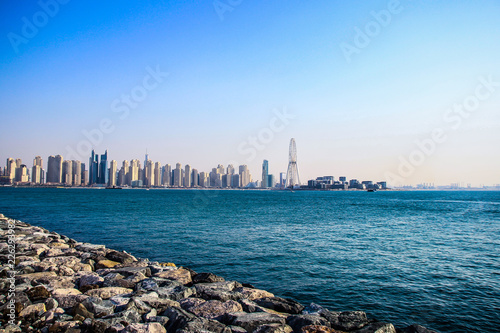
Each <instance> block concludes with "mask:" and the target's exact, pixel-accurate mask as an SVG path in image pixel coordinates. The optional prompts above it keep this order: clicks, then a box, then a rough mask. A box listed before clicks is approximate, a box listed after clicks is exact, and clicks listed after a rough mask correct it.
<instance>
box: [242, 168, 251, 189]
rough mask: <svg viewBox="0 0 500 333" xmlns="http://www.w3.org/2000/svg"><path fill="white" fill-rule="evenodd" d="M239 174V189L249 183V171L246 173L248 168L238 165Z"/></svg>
mask: <svg viewBox="0 0 500 333" xmlns="http://www.w3.org/2000/svg"><path fill="white" fill-rule="evenodd" d="M239 171H240V172H239V173H240V187H245V186H247V185H248V184H249V183H250V181H251V179H252V178H251V175H250V171H248V166H246V165H240V167H239Z"/></svg>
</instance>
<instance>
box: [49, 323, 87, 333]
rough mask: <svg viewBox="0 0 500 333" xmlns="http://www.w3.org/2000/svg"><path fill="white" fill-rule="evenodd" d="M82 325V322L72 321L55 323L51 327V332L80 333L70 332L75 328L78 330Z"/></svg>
mask: <svg viewBox="0 0 500 333" xmlns="http://www.w3.org/2000/svg"><path fill="white" fill-rule="evenodd" d="M79 325H80V322H78V321H74V320H70V321H58V322H55V323H54V324H53V325H52V326H50V327H49V332H51V333H52V332H68V333H69V332H79V331H74V330H73V331H70V330H71V329H73V328H76V327H77V326H79Z"/></svg>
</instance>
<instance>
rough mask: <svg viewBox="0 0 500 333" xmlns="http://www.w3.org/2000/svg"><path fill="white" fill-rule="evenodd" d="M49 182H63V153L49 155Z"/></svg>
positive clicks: (47, 180) (47, 179)
mask: <svg viewBox="0 0 500 333" xmlns="http://www.w3.org/2000/svg"><path fill="white" fill-rule="evenodd" d="M47 164H48V165H47V178H46V182H47V183H62V164H63V157H62V156H61V155H57V156H55V157H54V156H52V155H51V156H49V161H48V163H47Z"/></svg>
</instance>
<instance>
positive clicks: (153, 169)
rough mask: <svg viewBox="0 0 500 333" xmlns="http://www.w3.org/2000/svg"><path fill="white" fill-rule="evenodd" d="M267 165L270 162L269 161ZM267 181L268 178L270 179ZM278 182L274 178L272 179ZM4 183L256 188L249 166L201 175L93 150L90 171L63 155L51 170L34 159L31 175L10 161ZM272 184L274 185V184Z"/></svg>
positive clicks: (0, 177) (0, 172) (0, 179)
mask: <svg viewBox="0 0 500 333" xmlns="http://www.w3.org/2000/svg"><path fill="white" fill-rule="evenodd" d="M266 162H267V161H266ZM266 179H267V178H266ZM272 179H274V178H272ZM0 184H33V185H37V184H46V185H65V186H110V187H114V186H130V187H218V188H244V187H256V186H257V185H256V183H253V182H252V176H251V174H250V171H249V170H248V166H246V165H240V166H239V168H238V169H237V170H236V169H235V167H234V166H233V165H231V164H230V165H228V166H227V167H224V166H223V165H220V164H219V165H218V166H217V167H216V168H213V169H212V171H211V172H199V171H198V170H197V169H195V168H192V167H191V166H190V165H189V164H187V165H185V166H184V167H183V166H182V165H181V164H180V163H177V164H176V165H175V168H174V167H172V166H171V165H170V164H165V165H162V164H161V163H159V162H153V161H152V160H151V159H149V156H148V154H146V156H145V159H144V164H142V165H141V162H140V161H139V160H138V159H134V160H131V161H128V160H125V161H123V162H122V165H121V167H120V168H119V167H118V163H117V162H116V161H115V160H111V161H109V164H108V152H107V151H105V152H104V154H102V155H100V156H99V155H98V154H96V153H95V151H94V150H92V153H91V156H90V158H89V164H88V170H87V169H86V165H85V163H82V162H81V161H75V160H64V159H63V157H62V156H61V155H57V156H49V158H48V163H47V171H45V169H44V168H43V160H42V158H41V157H40V156H37V157H35V159H34V160H33V167H32V168H31V174H30V172H29V170H28V167H27V166H26V165H25V164H23V163H22V161H21V159H13V158H8V159H7V164H6V166H5V168H3V169H2V168H1V167H0ZM271 184H272V182H271Z"/></svg>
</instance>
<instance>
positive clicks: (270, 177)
mask: <svg viewBox="0 0 500 333" xmlns="http://www.w3.org/2000/svg"><path fill="white" fill-rule="evenodd" d="M275 182H276V181H275V180H274V175H267V187H274V185H275Z"/></svg>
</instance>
